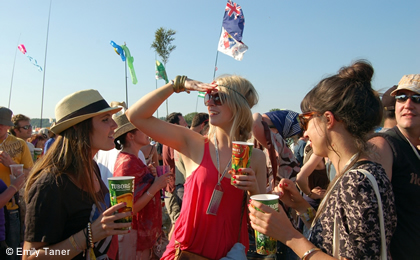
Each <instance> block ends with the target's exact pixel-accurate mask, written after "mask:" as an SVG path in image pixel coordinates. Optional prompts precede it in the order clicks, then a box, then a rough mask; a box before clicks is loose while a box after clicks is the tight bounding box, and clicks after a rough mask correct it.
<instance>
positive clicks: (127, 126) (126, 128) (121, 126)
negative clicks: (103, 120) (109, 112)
mask: <svg viewBox="0 0 420 260" xmlns="http://www.w3.org/2000/svg"><path fill="white" fill-rule="evenodd" d="M114 120H115V123H117V125H118V128H117V129H115V132H114V139H117V138H118V137H120V136H122V135H123V134H125V133H127V132H130V131H131V130H134V129H136V127H135V126H134V125H133V124H132V123H130V121H128V119H127V116H126V115H125V114H122V115H120V116H117V117H116V118H114Z"/></svg>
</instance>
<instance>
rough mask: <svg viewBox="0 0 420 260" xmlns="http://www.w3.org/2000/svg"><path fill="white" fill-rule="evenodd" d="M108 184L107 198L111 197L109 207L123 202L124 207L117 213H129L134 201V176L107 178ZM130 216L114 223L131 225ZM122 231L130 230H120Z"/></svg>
mask: <svg viewBox="0 0 420 260" xmlns="http://www.w3.org/2000/svg"><path fill="white" fill-rule="evenodd" d="M108 183H109V196H110V197H111V206H114V205H117V204H118V203H122V202H125V203H126V206H125V207H124V208H122V209H119V210H118V212H115V213H122V212H131V211H132V210H133V199H134V176H124V177H110V178H108ZM131 221H132V217H131V215H130V216H128V217H124V218H122V219H118V220H116V221H115V223H131ZM122 229H131V227H128V228H122Z"/></svg>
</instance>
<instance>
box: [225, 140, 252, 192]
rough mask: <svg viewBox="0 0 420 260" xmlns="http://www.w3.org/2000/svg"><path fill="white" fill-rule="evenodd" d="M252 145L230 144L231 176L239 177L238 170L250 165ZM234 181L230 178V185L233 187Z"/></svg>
mask: <svg viewBox="0 0 420 260" xmlns="http://www.w3.org/2000/svg"><path fill="white" fill-rule="evenodd" d="M253 147H254V144H253V143H247V142H238V141H234V142H232V171H233V173H232V174H233V175H235V174H236V175H239V174H240V173H239V172H238V170H239V169H240V168H249V165H250V163H251V155H252V148H253ZM234 180H235V179H234V178H233V177H230V184H232V185H233V181H234Z"/></svg>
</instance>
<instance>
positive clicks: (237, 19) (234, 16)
mask: <svg viewBox="0 0 420 260" xmlns="http://www.w3.org/2000/svg"><path fill="white" fill-rule="evenodd" d="M244 25H245V18H244V13H243V11H242V8H241V6H240V5H238V4H236V3H234V2H232V1H231V0H229V1H228V2H227V4H226V8H225V15H224V17H223V28H222V35H221V36H220V40H219V46H218V49H217V50H218V51H220V52H223V53H224V54H227V55H229V56H232V57H233V58H234V59H236V60H242V58H243V54H244V53H245V52H246V51H247V50H248V47H247V46H246V45H245V44H244V43H243V42H242V33H243V31H244Z"/></svg>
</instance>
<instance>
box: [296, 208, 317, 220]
mask: <svg viewBox="0 0 420 260" xmlns="http://www.w3.org/2000/svg"><path fill="white" fill-rule="evenodd" d="M296 214H297V215H298V216H299V217H301V218H303V220H305V221H306V222H309V221H311V220H312V219H313V218H314V217H315V209H314V208H312V207H309V208H307V209H306V212H305V213H302V214H299V212H296Z"/></svg>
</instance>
